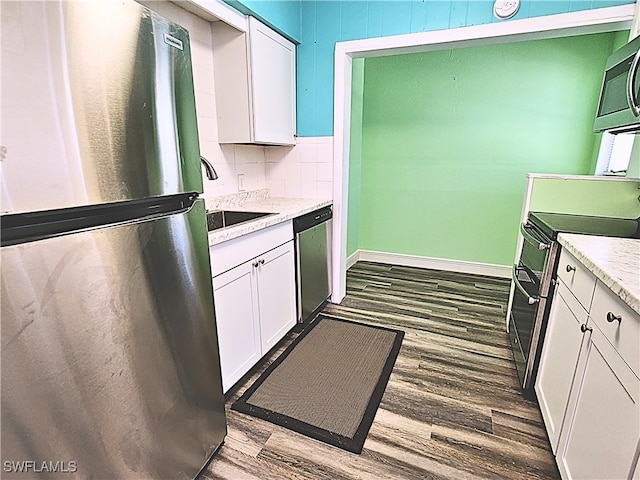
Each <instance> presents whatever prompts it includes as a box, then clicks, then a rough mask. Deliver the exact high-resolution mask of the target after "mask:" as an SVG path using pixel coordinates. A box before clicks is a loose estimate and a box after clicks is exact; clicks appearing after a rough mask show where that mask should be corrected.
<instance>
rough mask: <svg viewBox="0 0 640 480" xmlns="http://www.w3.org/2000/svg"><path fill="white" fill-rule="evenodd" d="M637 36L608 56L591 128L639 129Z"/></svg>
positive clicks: (612, 130) (639, 54) (639, 56)
mask: <svg viewBox="0 0 640 480" xmlns="http://www.w3.org/2000/svg"><path fill="white" fill-rule="evenodd" d="M639 69H640V37H636V38H635V39H633V40H631V41H630V42H629V43H627V44H626V45H625V46H624V47H622V48H620V49H619V50H616V51H615V52H613V53H612V54H611V56H610V57H609V58H608V59H607V66H606V69H605V72H604V79H603V80H602V90H601V92H600V101H599V102H598V110H597V112H596V120H595V123H594V125H593V130H594V131H596V132H602V131H605V130H606V131H608V132H609V133H627V132H640V73H639V72H638V70H639Z"/></svg>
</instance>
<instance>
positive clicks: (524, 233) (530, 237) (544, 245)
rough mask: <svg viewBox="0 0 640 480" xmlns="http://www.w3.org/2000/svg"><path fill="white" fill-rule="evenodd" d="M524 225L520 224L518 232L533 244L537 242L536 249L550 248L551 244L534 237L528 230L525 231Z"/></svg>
mask: <svg viewBox="0 0 640 480" xmlns="http://www.w3.org/2000/svg"><path fill="white" fill-rule="evenodd" d="M525 226H526V223H521V224H520V233H521V234H522V236H523V237H524V239H525V240H526V241H527V242H528V243H532V244H534V245H536V244H537V245H538V250H548V249H549V248H551V245H549V244H548V243H544V242H541V241H540V240H538V239H537V238H536V237H534V236H533V235H531V234H530V233H529V232H527V229H526V228H525Z"/></svg>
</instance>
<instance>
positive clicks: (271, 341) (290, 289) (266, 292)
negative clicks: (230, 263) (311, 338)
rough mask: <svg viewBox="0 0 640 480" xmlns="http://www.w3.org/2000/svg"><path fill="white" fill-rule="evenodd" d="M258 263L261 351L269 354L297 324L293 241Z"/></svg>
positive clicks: (262, 258)
mask: <svg viewBox="0 0 640 480" xmlns="http://www.w3.org/2000/svg"><path fill="white" fill-rule="evenodd" d="M258 264H259V266H258V305H259V310H260V329H261V334H262V352H263V353H267V352H268V351H269V349H270V348H272V347H273V346H274V345H275V344H276V343H278V342H279V341H280V339H282V337H284V336H285V335H286V334H287V332H288V331H289V330H291V328H293V326H294V325H295V324H296V302H295V267H294V256H293V241H290V242H287V243H285V244H284V245H281V246H279V247H278V248H274V249H273V250H271V251H269V252H267V253H265V254H263V255H261V256H260V257H259V258H258Z"/></svg>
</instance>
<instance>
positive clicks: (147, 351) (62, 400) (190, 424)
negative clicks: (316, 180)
mask: <svg viewBox="0 0 640 480" xmlns="http://www.w3.org/2000/svg"><path fill="white" fill-rule="evenodd" d="M0 9H1V12H0V13H1V16H2V69H1V70H2V72H1V75H2V132H1V142H0V143H1V145H0V154H1V161H0V168H1V171H0V175H1V177H2V205H1V208H2V217H1V219H0V222H1V229H2V231H1V237H0V240H1V243H2V247H1V248H0V252H1V282H2V283H1V294H2V297H1V307H0V308H1V310H0V314H1V320H2V325H1V330H0V340H1V347H2V353H1V355H2V356H1V387H2V390H1V398H0V405H1V430H2V438H1V450H2V452H1V453H2V462H1V468H2V473H1V474H2V478H67V479H68V478H96V479H115V478H119V479H125V478H135V479H142V478H144V479H148V478H158V479H160V478H162V479H176V478H193V477H195V476H196V475H197V474H198V472H199V471H200V469H201V468H202V467H203V466H204V465H205V463H206V462H207V460H208V459H209V458H210V457H211V455H212V454H213V453H214V452H215V450H216V449H217V448H218V447H219V445H220V444H221V443H222V441H223V439H224V436H225V434H226V424H225V413H224V398H223V395H222V382H221V376H220V365H219V355H218V343H217V342H218V341H217V333H216V324H215V314H214V303H213V301H214V299H213V289H212V284H211V273H210V265H209V250H208V243H207V228H206V220H205V208H204V201H203V200H202V199H200V198H199V194H200V193H201V192H202V188H203V184H202V174H201V170H200V152H199V146H198V134H197V124H196V111H195V100H194V88H193V74H192V66H191V59H190V47H189V36H188V32H187V31H186V30H185V29H183V28H182V27H180V26H178V25H176V24H174V23H171V22H169V21H167V20H166V19H164V18H162V17H160V16H159V15H156V14H155V13H153V12H152V11H150V10H148V9H146V8H144V7H142V6H140V5H139V4H137V3H135V2H132V1H128V0H125V1H122V0H117V1H106V0H102V1H99V2H81V1H68V2H59V1H55V2H54V1H44V2H7V1H3V2H1V3H0Z"/></svg>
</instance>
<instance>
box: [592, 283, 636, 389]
mask: <svg viewBox="0 0 640 480" xmlns="http://www.w3.org/2000/svg"><path fill="white" fill-rule="evenodd" d="M590 317H591V318H592V320H593V322H594V323H595V324H596V325H597V326H598V327H599V328H600V330H602V333H603V334H604V336H605V337H606V339H607V340H609V342H610V343H611V345H613V346H614V347H615V349H616V350H617V351H618V353H619V354H620V356H621V357H622V359H623V360H624V361H625V362H626V363H627V365H629V366H630V367H631V369H632V370H633V373H635V374H636V376H638V377H640V348H638V345H640V315H638V314H637V313H636V312H634V311H633V310H632V309H631V308H630V307H629V306H628V305H626V304H625V303H624V302H623V301H622V300H621V299H620V298H619V297H617V296H616V295H615V294H614V293H613V292H612V291H611V290H609V288H607V287H606V286H605V285H603V284H602V283H600V282H598V283H597V285H596V289H595V293H594V295H593V303H592V306H591V314H590ZM617 318H620V321H618V320H617ZM609 320H611V321H609Z"/></svg>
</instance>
